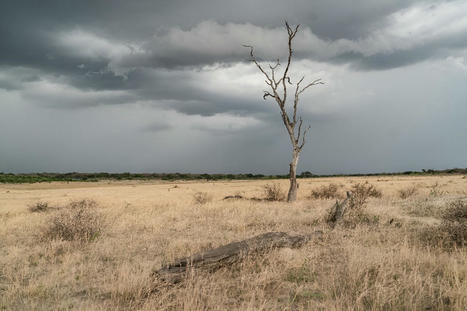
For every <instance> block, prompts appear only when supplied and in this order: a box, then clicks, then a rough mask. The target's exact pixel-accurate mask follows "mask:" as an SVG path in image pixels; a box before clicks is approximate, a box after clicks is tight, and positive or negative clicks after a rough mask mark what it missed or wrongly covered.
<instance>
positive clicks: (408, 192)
mask: <svg viewBox="0 0 467 311" xmlns="http://www.w3.org/2000/svg"><path fill="white" fill-rule="evenodd" d="M417 192H418V188H417V187H415V186H410V187H408V188H405V189H400V190H399V198H401V199H403V200H405V199H408V198H410V197H411V196H414V195H416V194H417Z"/></svg>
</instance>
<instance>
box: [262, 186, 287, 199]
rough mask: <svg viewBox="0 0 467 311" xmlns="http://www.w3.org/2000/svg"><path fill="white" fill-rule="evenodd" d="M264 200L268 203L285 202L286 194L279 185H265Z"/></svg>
mask: <svg viewBox="0 0 467 311" xmlns="http://www.w3.org/2000/svg"><path fill="white" fill-rule="evenodd" d="M263 188H264V199H265V200H267V201H284V200H285V193H284V192H283V191H282V188H281V186H280V185H278V184H272V185H270V184H267V185H264V187H263Z"/></svg>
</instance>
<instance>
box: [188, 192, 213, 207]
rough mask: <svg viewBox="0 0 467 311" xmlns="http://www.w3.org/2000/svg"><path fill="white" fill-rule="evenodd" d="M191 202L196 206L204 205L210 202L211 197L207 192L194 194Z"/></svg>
mask: <svg viewBox="0 0 467 311" xmlns="http://www.w3.org/2000/svg"><path fill="white" fill-rule="evenodd" d="M193 201H194V202H195V203H196V204H201V205H202V204H206V203H209V202H211V201H212V196H210V195H209V193H207V192H196V193H195V194H194V195H193Z"/></svg>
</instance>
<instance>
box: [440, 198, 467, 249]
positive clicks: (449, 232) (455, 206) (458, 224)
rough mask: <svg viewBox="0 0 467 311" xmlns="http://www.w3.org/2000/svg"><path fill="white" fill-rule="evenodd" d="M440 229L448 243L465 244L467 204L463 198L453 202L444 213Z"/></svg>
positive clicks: (466, 235)
mask: <svg viewBox="0 0 467 311" xmlns="http://www.w3.org/2000/svg"><path fill="white" fill-rule="evenodd" d="M441 217H442V219H443V221H442V223H441V225H440V227H439V230H440V231H441V232H443V233H444V235H445V238H446V239H447V242H448V243H452V244H455V245H457V246H464V245H465V240H466V237H467V204H466V202H463V201H461V200H458V201H455V202H452V203H451V204H450V205H449V207H448V208H447V209H446V210H445V212H444V213H443V214H442V216H441Z"/></svg>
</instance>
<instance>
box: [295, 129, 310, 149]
mask: <svg viewBox="0 0 467 311" xmlns="http://www.w3.org/2000/svg"><path fill="white" fill-rule="evenodd" d="M310 128H311V127H310V126H309V125H308V127H307V128H306V129H305V130H304V131H303V136H302V143H301V144H300V146H299V147H298V148H299V150H300V151H301V150H302V148H303V146H305V139H306V134H307V133H308V131H309V130H310Z"/></svg>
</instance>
